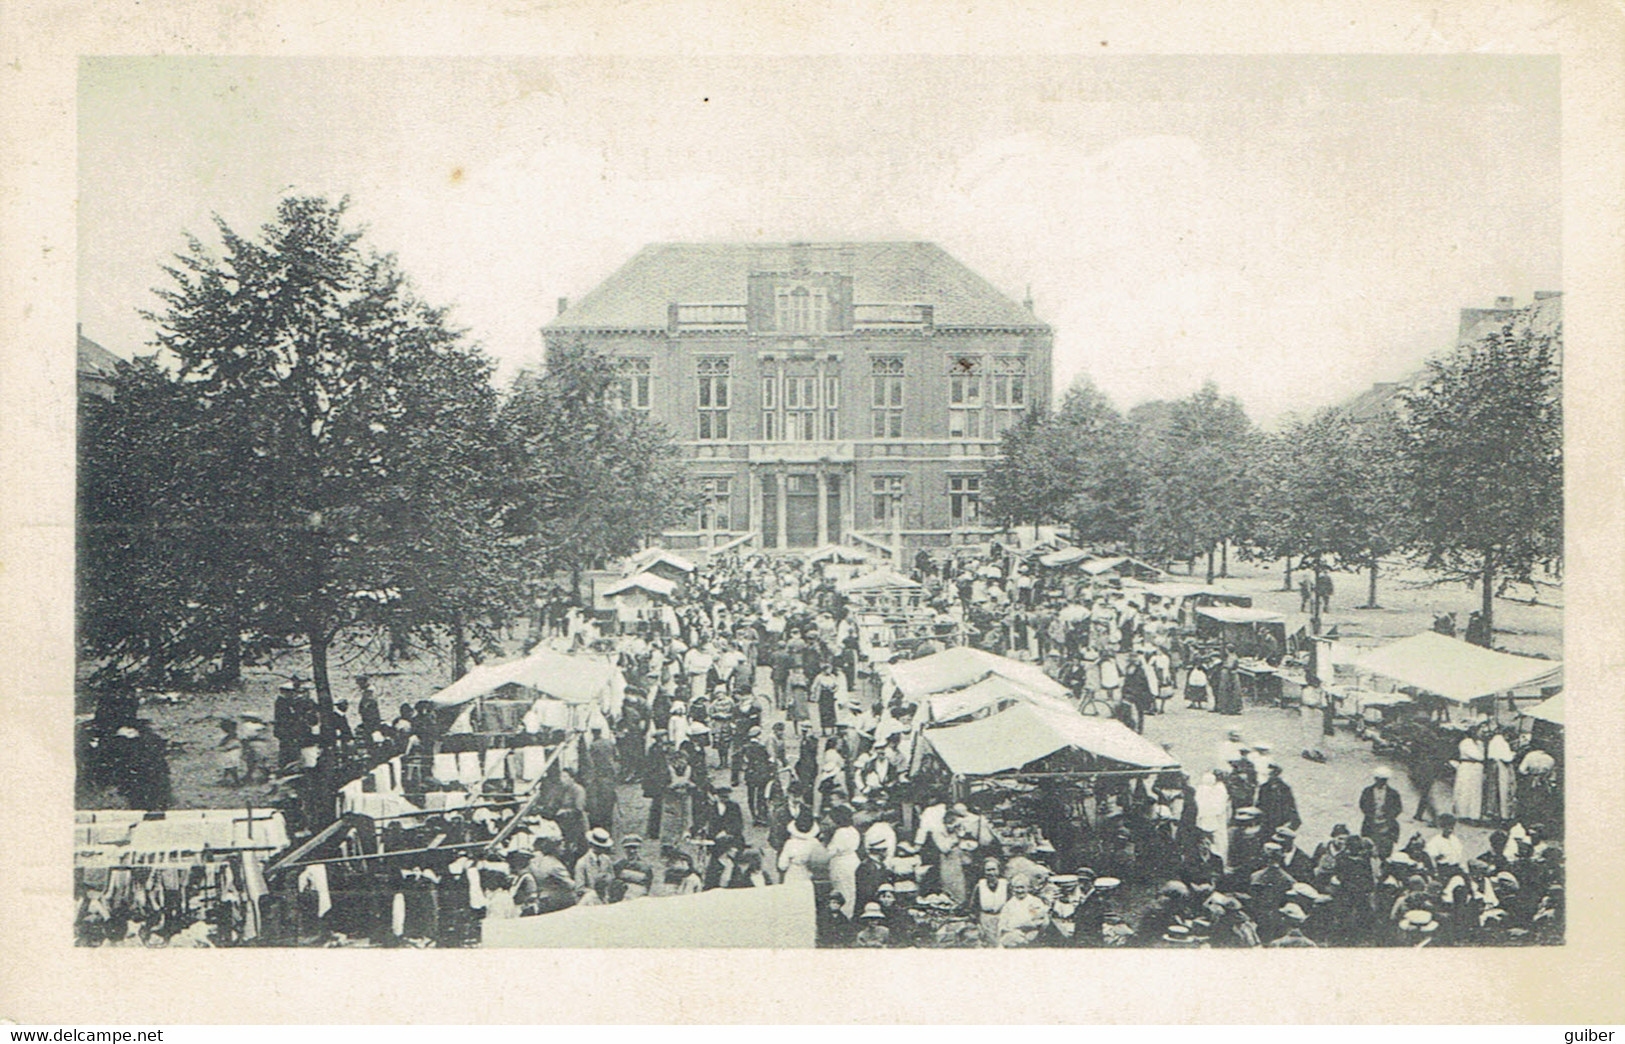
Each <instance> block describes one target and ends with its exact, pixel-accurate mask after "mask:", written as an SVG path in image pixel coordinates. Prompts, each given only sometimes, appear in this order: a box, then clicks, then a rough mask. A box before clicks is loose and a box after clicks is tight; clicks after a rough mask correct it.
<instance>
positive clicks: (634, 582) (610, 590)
mask: <svg viewBox="0 0 1625 1044" xmlns="http://www.w3.org/2000/svg"><path fill="white" fill-rule="evenodd" d="M634 588H642V589H643V590H645V591H648V592H649V593H650V594H654V595H659V596H660V597H661V598H670V597H671V596H672V595H674V594H676V593H677V585H676V584H675V583H673V582H672V581H670V580H667V579H666V578H665V577H663V576H656V575H654V574H653V573H639V574H638V575H636V576H629V577H627V578H626V579H625V580H618V581H616V582H615V583H613V584H610V585H609V586H608V587H606V588H604V590H603V591H602V592H601V594H602V596H603V597H604V598H614V597H615V596H616V595H618V594H621V593H622V592H623V591H630V590H632V589H634Z"/></svg>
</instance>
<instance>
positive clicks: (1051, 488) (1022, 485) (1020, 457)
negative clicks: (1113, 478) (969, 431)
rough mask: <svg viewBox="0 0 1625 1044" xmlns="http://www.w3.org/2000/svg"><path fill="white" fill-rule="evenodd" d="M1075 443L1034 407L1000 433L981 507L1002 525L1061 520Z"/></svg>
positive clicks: (1071, 485)
mask: <svg viewBox="0 0 1625 1044" xmlns="http://www.w3.org/2000/svg"><path fill="white" fill-rule="evenodd" d="M1075 449H1076V447H1075V446H1072V445H1070V444H1068V442H1067V440H1066V439H1065V433H1064V432H1062V431H1061V430H1060V429H1058V428H1057V426H1056V425H1055V424H1054V423H1053V421H1052V420H1051V419H1050V418H1047V417H1045V416H1043V415H1042V414H1040V413H1039V412H1038V411H1036V410H1034V411H1031V412H1029V413H1028V414H1027V415H1026V416H1024V417H1023V418H1022V419H1021V422H1020V423H1019V424H1017V425H1015V426H1014V427H1012V428H1010V429H1008V430H1007V431H1005V433H1004V438H1003V441H1002V442H1001V443H1000V445H999V461H998V463H997V464H996V465H994V466H993V467H992V468H990V469H988V472H987V475H986V478H984V480H983V483H984V485H983V490H982V508H983V512H984V513H985V514H986V515H987V517H988V518H990V519H993V520H995V521H997V522H999V523H1000V524H1002V525H1004V526H1005V527H1006V528H1014V527H1016V526H1021V525H1030V526H1033V527H1035V529H1036V527H1037V526H1039V525H1042V524H1043V523H1045V522H1061V521H1063V520H1065V518H1066V515H1067V509H1068V505H1069V504H1070V502H1071V500H1072V497H1073V494H1074V491H1075V489H1076V486H1077V477H1076V470H1077V464H1078V461H1077V458H1076V456H1075Z"/></svg>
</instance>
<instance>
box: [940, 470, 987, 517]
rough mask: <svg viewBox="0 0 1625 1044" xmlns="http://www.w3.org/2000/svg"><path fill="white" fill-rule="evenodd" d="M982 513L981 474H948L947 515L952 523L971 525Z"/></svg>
mask: <svg viewBox="0 0 1625 1044" xmlns="http://www.w3.org/2000/svg"><path fill="white" fill-rule="evenodd" d="M981 515H982V476H980V475H949V476H948V516H949V517H950V518H952V519H953V522H954V525H956V526H963V525H972V524H974V523H975V522H976V520H977V519H979V518H980V517H981Z"/></svg>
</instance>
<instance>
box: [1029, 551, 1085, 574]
mask: <svg viewBox="0 0 1625 1044" xmlns="http://www.w3.org/2000/svg"><path fill="white" fill-rule="evenodd" d="M1090 557H1091V556H1090V554H1089V552H1087V551H1085V550H1084V549H1083V548H1081V547H1063V548H1061V549H1060V550H1058V551H1050V552H1047V553H1046V554H1042V555H1039V556H1038V564H1039V565H1041V566H1043V567H1044V568H1046V569H1066V568H1068V567H1070V566H1075V565H1077V564H1079V563H1080V562H1087V561H1089V559H1090Z"/></svg>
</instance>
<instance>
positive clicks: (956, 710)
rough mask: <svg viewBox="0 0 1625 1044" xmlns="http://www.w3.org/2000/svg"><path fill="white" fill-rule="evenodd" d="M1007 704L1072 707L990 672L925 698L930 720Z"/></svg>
mask: <svg viewBox="0 0 1625 1044" xmlns="http://www.w3.org/2000/svg"><path fill="white" fill-rule="evenodd" d="M1009 703H1031V704H1034V705H1036V706H1040V707H1049V708H1051V709H1053V710H1062V711H1070V710H1072V705H1071V704H1070V703H1067V702H1066V701H1065V700H1063V699H1061V698H1059V697H1057V696H1052V695H1050V694H1049V693H1045V692H1039V691H1038V690H1036V689H1032V688H1029V687H1028V686H1026V685H1023V684H1022V683H1020V682H1017V681H1011V680H1010V679H1009V678H1005V677H1002V676H1000V675H997V674H989V675H988V676H987V677H986V678H983V679H982V680H981V681H979V682H976V683H974V684H972V685H967V686H966V687H965V688H963V689H956V690H954V691H953V692H938V693H933V694H932V695H930V696H928V697H926V699H925V707H926V709H927V711H928V712H929V715H928V717H929V720H930V721H933V722H949V721H953V720H955V719H957V718H967V717H969V716H971V715H972V714H975V713H977V712H978V711H982V710H985V709H987V708H989V707H997V706H999V705H1001V704H1009Z"/></svg>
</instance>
